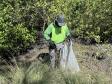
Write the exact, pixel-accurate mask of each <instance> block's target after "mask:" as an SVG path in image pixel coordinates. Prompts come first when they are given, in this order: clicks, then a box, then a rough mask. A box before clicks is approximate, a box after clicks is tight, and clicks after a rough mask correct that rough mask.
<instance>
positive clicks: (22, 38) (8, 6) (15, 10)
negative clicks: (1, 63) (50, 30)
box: [0, 0, 112, 84]
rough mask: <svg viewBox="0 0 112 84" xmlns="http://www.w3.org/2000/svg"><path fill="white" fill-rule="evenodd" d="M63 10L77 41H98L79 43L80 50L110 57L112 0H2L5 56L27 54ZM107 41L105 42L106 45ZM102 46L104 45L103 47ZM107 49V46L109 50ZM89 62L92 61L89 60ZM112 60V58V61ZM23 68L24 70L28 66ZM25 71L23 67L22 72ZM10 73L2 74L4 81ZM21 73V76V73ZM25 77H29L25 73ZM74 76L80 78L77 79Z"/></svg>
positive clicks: (0, 36) (0, 43) (0, 34)
mask: <svg viewBox="0 0 112 84" xmlns="http://www.w3.org/2000/svg"><path fill="white" fill-rule="evenodd" d="M61 13H62V14H64V15H65V18H66V23H67V24H68V26H69V28H70V30H71V33H72V35H73V37H74V38H75V40H76V41H77V42H79V41H80V43H84V44H95V45H94V46H95V47H93V46H92V45H90V46H87V45H82V44H81V45H78V46H82V47H79V48H77V50H78V49H79V50H78V51H77V52H79V51H81V50H82V51H83V50H85V49H87V51H86V50H85V53H86V55H85V56H91V57H95V58H96V59H99V58H103V57H107V58H110V55H111V54H112V53H111V52H112V51H111V49H112V48H111V45H110V44H107V43H112V1H111V0H0V58H1V60H2V58H3V57H5V58H8V59H9V57H10V56H14V57H16V56H18V55H21V54H24V53H25V52H27V51H28V50H29V49H30V48H32V46H33V45H35V44H37V45H39V40H38V39H39V38H40V37H39V34H40V33H42V32H43V31H44V29H45V28H46V26H47V25H49V23H50V22H52V21H53V20H54V18H55V16H56V15H58V14H61ZM103 44H105V46H104V45H103ZM106 44H107V45H106ZM96 45H97V46H96ZM78 46H77V47H78ZM99 46H100V48H99ZM102 46H103V47H102ZM91 48H92V49H91ZM102 48H104V49H103V50H102ZM90 49H91V50H90ZM105 49H107V50H106V51H105ZM97 50H98V51H97ZM100 50H101V51H100ZM93 51H94V52H93ZM104 51H105V52H104ZM79 53H80V56H79V57H81V58H83V57H84V54H83V53H84V52H79ZM77 55H78V54H77ZM82 56H83V57H82ZM82 61H85V60H83V59H81V61H80V60H79V62H80V63H81V62H82ZM86 61H87V60H86ZM92 61H93V60H92ZM87 62H88V63H90V62H89V61H87ZM95 63H96V61H95ZM95 63H92V64H95ZM109 63H111V62H110V61H109ZM90 66H91V65H90ZM101 66H102V65H101ZM109 67H110V66H109ZM109 67H108V68H109ZM11 69H12V68H11ZM17 70H23V69H17ZM22 72H24V70H23V71H22ZM22 72H21V71H20V72H19V73H22ZM29 72H30V71H28V73H29ZM105 72H106V71H105ZM109 72H110V71H109ZM17 73H18V72H17ZM29 74H30V73H29ZM19 75H20V74H19ZM22 75H23V74H22ZM8 76H11V75H8ZM8 76H6V77H8ZM12 76H13V77H12V78H14V76H15V75H12ZM25 76H26V75H25ZM84 76H85V75H84ZM6 77H4V76H3V75H0V80H3V83H2V84H5V83H4V82H5V81H4V80H7V79H10V77H9V78H6ZM17 77H19V76H18V75H17ZM21 77H23V78H25V77H24V76H21ZM80 77H81V76H80ZM80 77H79V78H80ZM87 77H88V76H87ZM92 77H93V79H94V77H96V76H92ZM28 79H29V78H28ZM91 79H92V78H91ZM96 79H97V78H96ZM96 79H95V80H96ZM13 80H16V79H12V82H13ZM18 80H20V79H18ZM57 80H58V79H57ZM66 80H70V81H71V80H72V77H71V79H66ZM74 80H76V81H77V79H74ZM79 80H80V79H79ZM81 80H83V79H81ZM85 80H86V79H85ZM106 80H107V79H106ZM7 81H9V80H7ZM92 81H93V80H92ZM67 82H68V81H66V83H65V84H75V82H68V83H67ZM103 83H104V82H103ZM103 83H101V81H100V83H98V82H97V83H96V82H90V81H89V82H88V83H87V81H86V83H83V82H82V83H77V84H103ZM6 84H7V83H6ZM11 84H12V83H11ZM13 84H21V83H13ZM27 84H37V83H30V82H29V83H28V81H27ZM44 84H45V83H44ZM49 84H50V83H49ZM56 84H58V83H56ZM104 84H107V83H104ZM110 84H111V83H110Z"/></svg>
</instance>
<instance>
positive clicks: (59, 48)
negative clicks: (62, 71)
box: [56, 43, 64, 67]
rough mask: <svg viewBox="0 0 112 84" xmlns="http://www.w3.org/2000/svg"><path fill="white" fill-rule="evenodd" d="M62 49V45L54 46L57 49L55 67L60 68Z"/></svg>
mask: <svg viewBox="0 0 112 84" xmlns="http://www.w3.org/2000/svg"><path fill="white" fill-rule="evenodd" d="M63 47H64V44H63V43H60V44H57V45H56V49H57V56H56V58H57V59H56V60H57V67H60V61H61V55H62V49H63Z"/></svg>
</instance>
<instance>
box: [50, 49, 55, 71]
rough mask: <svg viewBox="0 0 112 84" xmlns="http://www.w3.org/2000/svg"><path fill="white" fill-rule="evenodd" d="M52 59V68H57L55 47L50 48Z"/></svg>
mask: <svg viewBox="0 0 112 84" xmlns="http://www.w3.org/2000/svg"><path fill="white" fill-rule="evenodd" d="M49 54H50V61H51V65H50V66H51V68H52V69H53V68H55V56H56V53H55V49H50V52H49Z"/></svg>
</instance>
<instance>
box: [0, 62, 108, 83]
mask: <svg viewBox="0 0 112 84" xmlns="http://www.w3.org/2000/svg"><path fill="white" fill-rule="evenodd" d="M108 81H109V80H108V78H107V77H106V76H105V75H104V74H101V73H90V72H86V73H84V72H78V73H74V74H73V73H69V72H64V71H61V70H60V69H56V70H50V68H49V65H46V64H41V63H40V62H33V63H31V64H30V65H29V66H28V67H25V66H22V65H17V66H15V67H10V70H8V71H7V73H2V74H0V84H109V82H108Z"/></svg>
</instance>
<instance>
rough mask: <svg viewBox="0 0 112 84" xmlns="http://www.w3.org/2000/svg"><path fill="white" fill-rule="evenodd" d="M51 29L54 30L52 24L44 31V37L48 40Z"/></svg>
mask: <svg viewBox="0 0 112 84" xmlns="http://www.w3.org/2000/svg"><path fill="white" fill-rule="evenodd" d="M51 31H52V27H51V24H50V25H49V26H48V27H47V29H46V30H45V31H44V38H45V39H46V40H50V34H51Z"/></svg>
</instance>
